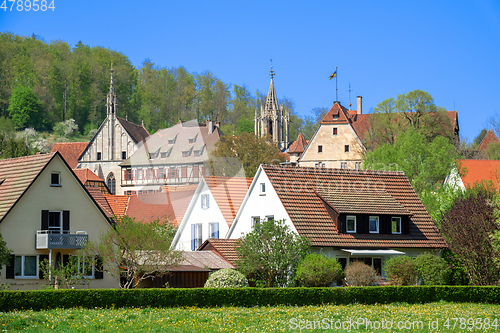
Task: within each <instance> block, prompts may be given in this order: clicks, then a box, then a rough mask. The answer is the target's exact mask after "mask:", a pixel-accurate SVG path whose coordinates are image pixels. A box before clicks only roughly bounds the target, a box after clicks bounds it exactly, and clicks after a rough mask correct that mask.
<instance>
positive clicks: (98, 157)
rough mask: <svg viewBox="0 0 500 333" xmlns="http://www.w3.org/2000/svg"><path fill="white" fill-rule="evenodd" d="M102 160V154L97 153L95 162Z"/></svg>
mask: <svg viewBox="0 0 500 333" xmlns="http://www.w3.org/2000/svg"><path fill="white" fill-rule="evenodd" d="M101 159H102V153H101V152H97V160H98V161H100V160H101Z"/></svg>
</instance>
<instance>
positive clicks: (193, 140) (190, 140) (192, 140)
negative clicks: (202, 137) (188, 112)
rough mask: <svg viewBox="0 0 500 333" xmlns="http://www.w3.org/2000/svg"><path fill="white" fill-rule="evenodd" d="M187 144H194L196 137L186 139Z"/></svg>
mask: <svg viewBox="0 0 500 333" xmlns="http://www.w3.org/2000/svg"><path fill="white" fill-rule="evenodd" d="M188 142H189V143H195V142H196V137H194V139H188Z"/></svg>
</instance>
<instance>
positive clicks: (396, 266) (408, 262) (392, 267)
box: [384, 256, 417, 286]
mask: <svg viewBox="0 0 500 333" xmlns="http://www.w3.org/2000/svg"><path fill="white" fill-rule="evenodd" d="M384 268H385V272H386V274H387V277H388V278H389V281H390V283H391V284H392V285H397V286H409V285H413V284H416V283H417V271H416V269H415V265H414V263H413V260H412V259H411V258H410V257H407V256H398V257H394V258H391V259H389V260H387V262H386V263H385V265H384Z"/></svg>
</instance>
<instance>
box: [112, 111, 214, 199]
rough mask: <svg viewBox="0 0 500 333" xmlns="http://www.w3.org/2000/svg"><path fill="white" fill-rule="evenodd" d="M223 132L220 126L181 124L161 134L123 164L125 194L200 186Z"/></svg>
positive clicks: (192, 123) (145, 143)
mask: <svg viewBox="0 0 500 333" xmlns="http://www.w3.org/2000/svg"><path fill="white" fill-rule="evenodd" d="M221 135H222V132H221V131H220V129H219V124H218V123H215V122H211V121H207V122H206V123H205V124H199V123H198V122H197V121H185V122H182V121H179V122H178V123H177V124H175V125H174V126H172V127H170V128H166V129H161V130H158V131H157V132H156V133H155V134H153V135H151V136H150V137H149V138H148V139H147V140H146V141H145V142H144V144H143V145H141V146H140V147H139V148H138V149H137V151H136V152H135V153H134V154H132V156H130V157H129V158H127V159H126V160H125V161H123V162H122V163H121V164H120V167H121V172H122V175H121V183H120V185H121V187H122V188H123V190H124V191H125V194H129V195H130V194H141V193H154V192H161V191H162V189H163V188H164V186H166V185H167V186H178V185H188V184H197V183H198V182H199V181H200V179H201V178H202V177H203V175H206V174H207V172H208V171H209V170H208V169H207V170H205V163H206V162H208V160H209V159H210V156H209V154H210V152H211V150H212V149H213V148H214V147H215V144H216V143H217V142H218V141H219V139H220V137H221Z"/></svg>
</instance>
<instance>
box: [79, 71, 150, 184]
mask: <svg viewBox="0 0 500 333" xmlns="http://www.w3.org/2000/svg"><path fill="white" fill-rule="evenodd" d="M116 107H117V102H116V94H115V89H114V84H113V68H111V82H110V86H109V93H108V96H107V99H106V109H107V115H106V119H105V120H104V122H103V123H102V124H101V126H100V127H99V129H98V131H97V133H96V134H95V135H94V137H93V138H92V140H90V142H89V144H88V145H87V147H86V148H85V150H84V151H83V152H82V154H81V155H80V157H79V158H78V168H88V169H90V170H92V171H93V172H94V173H95V174H97V175H98V176H99V177H101V178H102V179H104V180H105V181H106V184H107V186H108V188H109V190H110V191H111V193H112V194H123V190H122V189H121V187H120V186H119V184H120V183H121V178H120V176H121V168H120V163H122V162H123V161H124V160H126V159H128V158H129V157H130V156H131V155H132V154H133V153H134V152H135V151H136V150H137V149H138V148H139V147H140V146H141V144H142V143H143V141H144V140H145V139H146V138H147V137H149V133H148V131H147V130H146V129H145V128H144V126H142V125H136V124H134V123H131V122H130V121H127V120H125V119H123V118H120V117H118V116H117V114H116V111H117V108H116ZM117 184H118V186H117Z"/></svg>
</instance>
